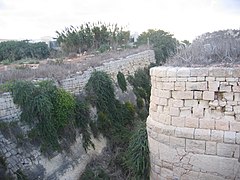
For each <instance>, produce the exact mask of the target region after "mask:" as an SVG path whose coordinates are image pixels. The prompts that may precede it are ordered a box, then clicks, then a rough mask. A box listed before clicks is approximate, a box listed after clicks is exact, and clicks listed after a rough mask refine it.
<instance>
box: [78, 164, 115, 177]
mask: <svg viewBox="0 0 240 180" xmlns="http://www.w3.org/2000/svg"><path fill="white" fill-rule="evenodd" d="M89 179H91V180H110V177H109V176H108V174H107V173H106V172H105V171H104V170H103V169H101V168H98V169H97V170H95V171H93V170H91V169H90V168H89V167H87V168H86V170H85V172H84V173H83V174H82V175H81V177H80V180H89Z"/></svg>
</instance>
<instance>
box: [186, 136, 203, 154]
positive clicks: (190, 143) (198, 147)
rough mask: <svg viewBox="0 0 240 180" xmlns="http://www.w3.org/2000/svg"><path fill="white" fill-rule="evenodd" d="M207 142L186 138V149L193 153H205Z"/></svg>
mask: <svg viewBox="0 0 240 180" xmlns="http://www.w3.org/2000/svg"><path fill="white" fill-rule="evenodd" d="M205 150H206V142H205V141H200V140H191V139H186V151H188V152H192V153H200V154H201V153H205Z"/></svg>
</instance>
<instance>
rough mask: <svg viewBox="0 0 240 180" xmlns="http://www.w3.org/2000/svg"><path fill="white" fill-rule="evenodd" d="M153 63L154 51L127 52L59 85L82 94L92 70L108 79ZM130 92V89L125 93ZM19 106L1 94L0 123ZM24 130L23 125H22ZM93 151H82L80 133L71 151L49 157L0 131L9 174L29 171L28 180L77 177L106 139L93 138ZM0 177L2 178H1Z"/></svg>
mask: <svg viewBox="0 0 240 180" xmlns="http://www.w3.org/2000/svg"><path fill="white" fill-rule="evenodd" d="M154 62H155V57H154V52H153V51H152V50H147V51H143V52H140V53H138V54H134V55H130V56H128V57H126V58H122V59H118V60H113V61H110V62H108V63H104V64H103V65H101V66H98V67H96V68H94V69H93V68H89V69H88V70H86V71H84V72H81V73H78V74H75V75H72V77H71V78H67V79H64V80H61V81H60V82H59V86H60V87H62V88H64V89H65V90H67V91H69V92H71V93H74V94H78V93H81V92H82V91H83V89H84V87H85V85H86V83H87V81H88V79H89V78H90V76H91V73H92V72H93V71H94V70H97V71H105V72H107V73H108V74H109V75H110V76H111V78H113V79H114V80H116V77H117V73H118V71H121V72H122V73H123V74H124V75H125V76H128V75H133V74H134V72H135V71H136V70H137V69H139V68H144V67H147V66H148V65H150V63H154ZM128 93H129V92H128ZM20 114H21V111H20V109H19V108H18V107H17V106H16V105H15V104H14V103H13V99H12V97H11V94H10V93H3V94H0V123H2V122H12V121H18V120H19V115H20ZM21 128H23V130H24V128H25V127H24V126H23V127H21ZM94 141H95V142H94V144H95V148H96V149H95V150H91V151H88V153H87V154H86V152H85V151H84V149H83V147H82V140H81V136H79V137H78V138H77V141H76V142H75V143H74V145H73V146H72V147H71V150H72V151H71V154H70V155H69V154H66V153H56V154H55V156H54V157H51V158H50V159H48V158H46V157H45V156H43V155H42V154H41V152H40V150H39V149H38V148H36V147H33V146H32V145H29V146H27V147H24V148H21V147H19V146H18V144H17V143H16V142H13V141H11V139H7V138H6V137H4V135H3V134H2V133H1V131H0V156H3V157H4V158H6V163H7V167H8V170H9V171H10V172H11V173H14V172H16V171H17V170H18V169H21V170H24V172H26V170H27V172H30V173H31V172H32V174H31V175H32V176H30V177H31V179H62V180H64V179H73V180H74V179H78V178H79V176H80V174H81V172H83V171H84V168H85V166H86V165H87V163H88V162H89V161H90V159H91V158H92V157H93V156H95V155H96V154H100V153H101V151H102V149H103V148H104V147H105V146H106V140H105V139H104V138H101V141H98V140H96V139H94ZM0 179H1V178H0Z"/></svg>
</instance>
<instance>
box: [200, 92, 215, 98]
mask: <svg viewBox="0 0 240 180" xmlns="http://www.w3.org/2000/svg"><path fill="white" fill-rule="evenodd" d="M214 97H215V95H214V92H213V91H203V100H214Z"/></svg>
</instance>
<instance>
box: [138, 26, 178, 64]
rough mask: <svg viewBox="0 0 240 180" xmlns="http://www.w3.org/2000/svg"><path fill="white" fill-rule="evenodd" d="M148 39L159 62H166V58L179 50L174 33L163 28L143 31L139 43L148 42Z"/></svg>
mask: <svg viewBox="0 0 240 180" xmlns="http://www.w3.org/2000/svg"><path fill="white" fill-rule="evenodd" d="M148 41H149V43H150V45H151V46H152V47H153V49H154V52H155V59H156V63H157V64H161V63H165V61H166V59H167V58H168V57H170V56H172V55H174V54H175V53H176V51H177V44H178V41H177V40H176V39H175V38H173V35H172V34H169V33H168V32H165V31H163V30H153V29H149V30H148V31H147V32H143V33H142V34H141V35H140V36H139V37H138V40H137V44H138V45H141V44H147V43H148Z"/></svg>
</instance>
